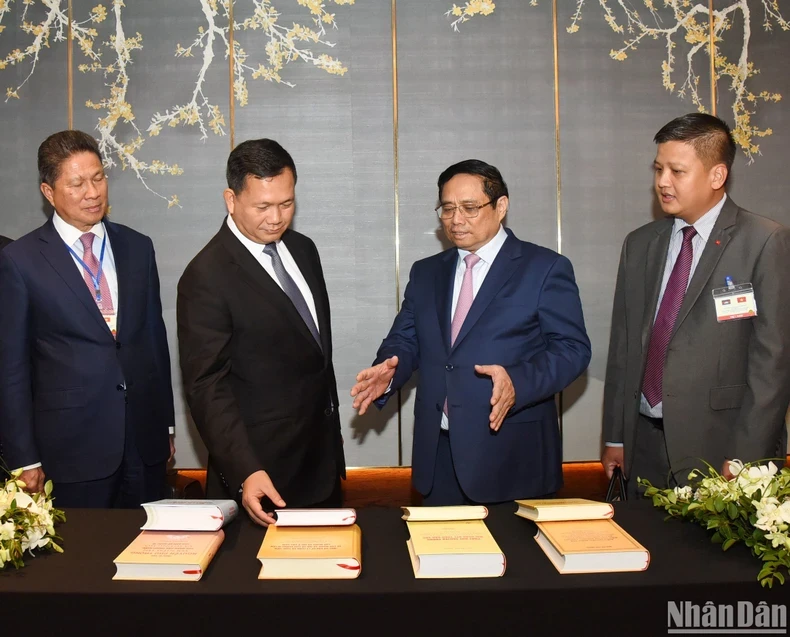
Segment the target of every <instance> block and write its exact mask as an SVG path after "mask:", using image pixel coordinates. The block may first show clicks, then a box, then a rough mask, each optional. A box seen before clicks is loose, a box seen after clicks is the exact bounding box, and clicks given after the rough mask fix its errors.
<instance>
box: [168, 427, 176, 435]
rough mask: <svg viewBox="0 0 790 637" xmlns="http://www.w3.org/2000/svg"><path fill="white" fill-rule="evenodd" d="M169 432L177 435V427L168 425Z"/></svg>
mask: <svg viewBox="0 0 790 637" xmlns="http://www.w3.org/2000/svg"><path fill="white" fill-rule="evenodd" d="M167 433H169V434H170V435H171V436H175V435H176V428H175V427H168V428H167Z"/></svg>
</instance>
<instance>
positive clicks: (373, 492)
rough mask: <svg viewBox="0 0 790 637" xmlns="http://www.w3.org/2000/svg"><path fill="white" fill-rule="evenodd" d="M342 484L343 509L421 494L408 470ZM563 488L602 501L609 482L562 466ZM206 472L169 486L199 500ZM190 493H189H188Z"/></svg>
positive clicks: (591, 471)
mask: <svg viewBox="0 0 790 637" xmlns="http://www.w3.org/2000/svg"><path fill="white" fill-rule="evenodd" d="M346 473H347V479H346V480H345V481H344V482H343V495H344V502H345V504H346V506H350V507H354V508H363V507H370V506H383V507H391V506H400V505H406V504H412V505H418V504H420V501H421V498H420V494H419V493H417V492H416V491H414V490H413V489H412V487H411V468H410V467H370V468H356V469H348V471H347V472H346ZM563 473H564V478H565V486H564V487H563V488H562V490H561V491H560V492H559V494H558V495H560V496H561V497H575V498H589V499H591V500H603V499H604V497H605V496H606V489H607V486H608V481H607V480H606V475H605V474H604V472H603V467H602V466H601V463H600V462H568V463H565V464H564V465H563ZM205 480H206V472H205V471H204V470H202V469H195V470H191V469H181V470H179V471H178V475H177V476H172V482H173V484H174V486H176V488H177V489H181V490H186V492H187V494H188V495H189V496H190V497H192V496H193V495H194V497H200V495H201V493H200V491H199V490H197V488H196V487H197V485H196V484H195V482H194V481H197V482H198V483H199V484H200V488H201V489H200V490H201V491H202V489H203V488H204V485H205ZM190 492H191V493H190Z"/></svg>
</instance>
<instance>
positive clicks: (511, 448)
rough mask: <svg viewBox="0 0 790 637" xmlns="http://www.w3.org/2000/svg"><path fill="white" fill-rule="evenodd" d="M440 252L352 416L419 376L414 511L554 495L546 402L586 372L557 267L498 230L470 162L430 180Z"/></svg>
mask: <svg viewBox="0 0 790 637" xmlns="http://www.w3.org/2000/svg"><path fill="white" fill-rule="evenodd" d="M438 185H439V202H440V204H439V206H438V207H437V208H436V212H437V214H438V216H439V220H440V222H441V224H442V227H443V228H444V232H445V234H446V235H447V237H448V238H449V239H450V241H452V242H453V243H454V244H455V247H454V248H451V249H450V250H446V251H445V252H442V253H440V254H437V255H434V256H432V257H429V258H427V259H423V260H421V261H417V262H416V263H415V264H414V266H413V267H412V270H411V274H410V275H409V284H408V286H407V287H406V292H405V296H404V299H403V305H402V307H401V310H400V312H399V313H398V315H397V316H396V317H395V322H394V323H393V325H392V328H391V330H390V333H389V335H388V336H387V337H386V338H385V339H384V341H383V343H382V344H381V347H380V348H379V351H378V353H377V355H376V360H375V361H374V364H373V366H372V367H370V368H368V369H365V370H362V371H361V372H360V373H359V374H358V375H357V384H356V385H354V387H353V388H352V390H351V395H352V396H353V397H354V402H353V406H354V408H355V409H359V413H360V415H361V414H364V413H365V411H366V410H367V408H368V407H369V406H370V404H371V402H374V401H375V402H374V404H376V405H377V406H378V407H381V406H383V404H384V403H385V402H386V401H387V399H389V397H390V396H392V395H393V394H394V392H395V391H397V390H398V389H399V388H400V387H402V386H403V385H404V384H405V383H406V381H407V380H408V379H409V377H410V376H411V375H412V373H413V372H414V371H415V370H417V369H419V370H420V377H419V382H418V385H417V399H416V404H415V408H414V440H413V451H412V482H413V484H414V486H415V488H416V489H417V491H419V492H420V493H421V494H422V495H423V504H425V505H428V506H441V505H458V504H471V503H485V504H493V503H497V502H505V501H511V500H514V499H518V498H534V497H544V496H551V495H552V494H554V493H555V492H556V491H557V490H558V489H559V488H560V487H561V486H562V448H561V443H560V437H559V427H558V422H557V411H556V407H555V402H554V395H555V394H556V393H557V392H559V391H562V390H563V389H564V388H565V387H567V386H568V385H569V384H570V383H571V382H573V380H575V379H576V378H577V377H578V376H579V375H580V374H581V373H582V372H583V371H584V370H585V369H586V368H587V365H588V363H589V362H590V341H589V339H588V338H587V333H586V331H585V328H584V318H583V315H582V307H581V301H580V299H579V291H578V288H577V287H576V282H575V280H574V275H573V268H572V267H571V264H570V261H568V259H567V258H565V257H563V256H561V255H559V254H557V253H556V252H553V251H552V250H549V249H547V248H543V247H540V246H537V245H535V244H532V243H527V242H525V241H520V240H519V239H517V238H516V236H515V235H514V234H513V233H512V232H511V231H510V230H508V229H505V228H504V227H503V226H502V220H503V219H504V217H505V214H506V213H507V211H508V203H509V200H508V190H507V185H506V184H505V182H504V180H503V179H502V175H501V174H500V172H499V170H497V169H496V168H495V167H494V166H491V165H489V164H487V163H485V162H482V161H479V160H476V159H470V160H466V161H463V162H460V163H458V164H455V165H453V166H450V167H449V168H448V169H447V170H445V171H444V172H443V173H442V174H441V175H440V176H439V183H438Z"/></svg>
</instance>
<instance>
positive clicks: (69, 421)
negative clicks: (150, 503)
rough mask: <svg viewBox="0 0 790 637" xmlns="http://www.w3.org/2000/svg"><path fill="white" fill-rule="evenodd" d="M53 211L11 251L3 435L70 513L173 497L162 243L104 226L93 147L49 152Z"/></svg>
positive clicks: (55, 145)
mask: <svg viewBox="0 0 790 637" xmlns="http://www.w3.org/2000/svg"><path fill="white" fill-rule="evenodd" d="M38 168H39V175H40V179H41V192H42V193H43V194H44V196H45V197H46V198H47V200H48V201H49V202H50V203H51V204H52V207H53V208H54V214H53V216H52V218H50V219H49V220H48V221H47V222H46V223H45V224H44V225H43V226H41V227H40V228H38V229H37V230H34V231H33V232H31V233H29V234H27V235H25V236H24V237H22V238H21V239H18V240H17V241H15V242H14V243H12V244H11V245H10V246H8V247H7V248H5V249H4V250H3V251H2V252H0V303H2V308H3V309H2V312H0V437H1V438H2V440H3V445H4V461H5V464H6V465H7V466H8V467H9V468H10V469H16V468H21V469H23V470H24V471H23V473H22V476H21V479H22V480H23V481H24V482H25V483H26V485H27V489H28V490H29V491H31V492H37V491H41V490H42V489H43V486H44V482H45V480H46V479H51V480H52V481H53V483H54V491H53V495H54V496H55V497H56V498H57V504H58V506H61V507H137V506H139V505H140V503H141V502H145V501H147V500H151V499H157V498H160V497H162V496H163V492H164V487H165V469H166V463H167V460H168V457H171V456H172V453H173V447H172V439H171V438H169V436H168V432H169V431H172V426H173V424H174V421H173V394H172V389H171V383H170V360H169V355H168V347H167V338H166V334H165V326H164V323H163V321H162V306H161V302H160V298H159V277H158V274H157V270H156V262H155V259H154V248H153V244H152V243H151V240H150V239H149V238H148V237H146V236H143V235H141V234H139V233H138V232H135V231H134V230H131V229H130V228H127V227H125V226H122V225H120V224H117V223H112V222H110V221H108V220H106V219H105V218H104V217H105V214H106V211H107V178H106V176H105V174H104V168H103V166H102V160H101V153H100V151H99V147H98V145H97V143H96V140H95V139H93V137H91V136H90V135H88V134H86V133H83V132H80V131H74V130H69V131H62V132H60V133H55V134H54V135H51V136H50V137H48V138H47V139H46V140H45V141H44V142H43V143H42V144H41V146H40V147H39V150H38Z"/></svg>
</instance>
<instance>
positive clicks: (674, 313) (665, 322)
mask: <svg viewBox="0 0 790 637" xmlns="http://www.w3.org/2000/svg"><path fill="white" fill-rule="evenodd" d="M696 234H697V231H696V230H695V229H694V226H686V227H685V228H683V245H682V246H681V248H680V254H679V255H678V258H677V261H675V265H674V267H673V268H672V274H670V275H669V281H667V287H666V289H665V290H664V296H663V297H662V298H661V307H660V308H658V314H657V315H656V322H655V323H654V324H653V331H652V332H651V333H650V345H649V346H648V348H647V363H646V365H645V378H644V380H643V381H642V393H643V394H644V395H645V398H647V402H648V403H649V404H650V406H651V407H655V406H656V405H657V404H658V403H660V402H661V396H662V394H663V380H664V360H665V359H666V357H667V347H668V346H669V340H670V339H671V338H672V332H674V330H675V321H676V320H677V318H678V313H679V312H680V306H681V305H682V304H683V297H685V296H686V288H687V287H688V282H689V274H690V272H691V262H692V260H693V258H694V248H693V246H692V244H691V240H692V239H693V238H694V235H696Z"/></svg>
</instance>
